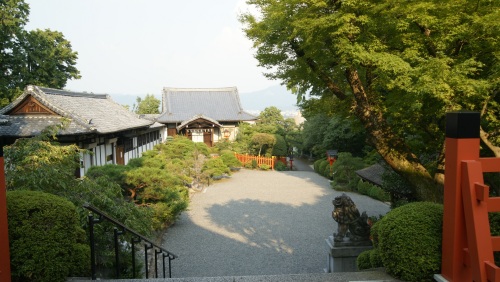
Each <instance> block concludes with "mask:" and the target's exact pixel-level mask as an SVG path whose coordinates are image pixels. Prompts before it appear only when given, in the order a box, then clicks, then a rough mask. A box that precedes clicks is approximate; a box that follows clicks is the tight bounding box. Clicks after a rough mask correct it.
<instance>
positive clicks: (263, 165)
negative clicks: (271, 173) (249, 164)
mask: <svg viewBox="0 0 500 282" xmlns="http://www.w3.org/2000/svg"><path fill="white" fill-rule="evenodd" d="M259 168H260V169H262V170H269V169H271V166H270V165H267V164H261V165H259Z"/></svg>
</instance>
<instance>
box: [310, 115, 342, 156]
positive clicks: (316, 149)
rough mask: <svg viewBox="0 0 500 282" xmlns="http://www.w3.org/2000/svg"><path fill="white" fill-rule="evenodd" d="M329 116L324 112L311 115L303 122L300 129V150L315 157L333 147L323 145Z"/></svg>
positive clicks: (322, 154) (323, 154)
mask: <svg viewBox="0 0 500 282" xmlns="http://www.w3.org/2000/svg"><path fill="white" fill-rule="evenodd" d="M329 120H330V119H329V118H328V116H326V115H325V114H318V115H315V116H312V117H311V118H309V119H308V120H307V122H305V123H304V128H303V130H302V150H303V151H304V152H305V153H310V154H312V155H313V156H315V157H319V156H325V153H326V150H329V149H334V148H327V147H325V146H324V142H323V140H324V139H325V134H326V130H327V128H328V123H329Z"/></svg>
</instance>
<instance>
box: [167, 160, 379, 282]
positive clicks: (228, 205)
mask: <svg viewBox="0 0 500 282" xmlns="http://www.w3.org/2000/svg"><path fill="white" fill-rule="evenodd" d="M299 162H300V161H296V163H294V165H295V164H297V163H299ZM296 167H297V169H300V168H302V169H307V165H304V164H303V163H300V164H299V165H297V166H296ZM340 194H341V193H340V192H336V191H334V190H333V189H331V188H330V185H329V182H328V180H327V179H326V178H324V177H322V176H319V175H318V174H316V173H314V172H312V171H303V170H302V171H288V172H277V171H252V170H241V171H240V172H237V173H234V174H233V175H232V177H231V179H226V180H222V181H219V182H216V183H215V184H213V185H211V186H209V187H208V189H207V190H206V191H205V192H203V193H199V194H196V195H194V197H193V198H192V201H191V204H190V209H189V211H188V212H185V213H183V214H182V215H181V217H180V220H178V221H177V222H176V223H175V225H173V226H172V227H170V228H169V229H168V230H167V232H166V234H165V235H164V247H166V248H167V249H168V250H170V251H171V252H173V253H175V254H177V255H178V256H179V258H178V259H176V260H174V261H172V276H173V277H215V276H246V275H277V274H300V273H320V272H323V268H325V266H326V256H327V251H328V249H327V245H326V243H325V239H326V238H327V237H328V236H330V235H331V234H332V233H333V232H334V231H335V229H336V226H337V224H336V222H335V221H334V220H333V219H332V217H331V211H332V209H333V205H332V200H333V199H334V198H335V197H336V196H338V195H340ZM347 194H348V195H349V196H350V197H351V198H352V200H353V201H354V203H355V204H356V206H357V207H358V209H359V210H360V211H361V212H362V211H366V212H367V213H368V215H369V216H371V215H379V214H385V213H386V212H388V211H389V206H388V205H386V204H384V203H381V202H378V201H375V200H373V199H371V198H369V197H366V196H362V195H358V194H354V193H352V194H351V193H347Z"/></svg>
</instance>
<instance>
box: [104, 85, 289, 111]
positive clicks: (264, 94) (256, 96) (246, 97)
mask: <svg viewBox="0 0 500 282" xmlns="http://www.w3.org/2000/svg"><path fill="white" fill-rule="evenodd" d="M239 94H240V101H241V106H242V107H243V109H244V110H245V111H247V112H250V113H253V114H256V115H258V114H259V112H261V111H263V110H264V109H265V108H267V107H271V106H275V107H276V108H278V109H280V110H281V111H282V112H296V111H297V110H298V107H297V105H296V102H297V96H295V95H293V94H292V93H290V92H289V91H288V90H287V89H286V87H284V86H281V85H275V86H271V87H268V88H266V89H263V90H259V91H254V92H247V93H239ZM110 96H111V98H112V99H113V101H115V102H116V103H118V104H120V105H129V107H130V109H132V107H133V105H134V104H135V103H136V99H137V97H138V96H139V97H141V98H144V97H145V96H146V95H145V94H143V95H135V96H134V95H127V94H110ZM155 97H156V98H157V99H159V100H160V101H161V99H162V97H161V95H155Z"/></svg>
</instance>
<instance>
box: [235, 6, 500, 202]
mask: <svg viewBox="0 0 500 282" xmlns="http://www.w3.org/2000/svg"><path fill="white" fill-rule="evenodd" d="M247 3H249V4H252V5H254V6H255V7H256V8H257V9H258V11H259V14H258V16H256V15H252V14H250V13H246V14H244V15H243V16H242V17H241V20H242V22H243V23H244V24H246V28H245V31H246V34H247V36H248V37H249V38H250V39H251V40H252V41H253V42H254V47H255V48H256V54H255V57H256V58H257V60H258V61H259V64H260V65H261V66H263V67H266V68H267V69H269V70H271V71H270V72H269V73H267V74H266V76H267V77H269V78H271V79H279V80H281V81H283V82H284V83H285V84H286V85H287V87H288V88H290V89H292V90H293V91H294V92H295V93H297V94H298V95H299V98H303V97H304V95H305V94H306V93H310V94H311V95H313V96H315V97H320V98H321V97H324V96H334V103H335V105H337V107H338V109H343V110H342V111H343V112H348V111H352V112H353V113H354V114H355V115H356V117H357V118H358V119H359V120H360V121H361V123H362V124H363V126H364V127H365V129H366V132H367V137H368V138H367V140H368V142H369V143H370V144H371V145H372V146H373V147H374V148H375V149H376V150H377V151H378V153H379V154H380V155H381V156H382V157H383V158H384V160H385V161H386V162H387V163H388V164H389V165H390V166H391V167H392V168H393V169H394V170H395V171H396V172H398V173H399V174H400V175H402V176H403V177H404V178H405V179H407V180H409V182H410V183H411V184H412V185H413V189H414V190H415V191H416V194H417V195H418V198H419V199H425V200H431V201H439V200H440V199H441V197H442V186H441V184H442V183H440V185H436V182H435V181H434V175H433V174H434V171H436V167H437V166H438V165H439V162H440V161H435V160H434V161H433V162H432V161H430V162H425V161H423V159H428V158H422V159H421V157H422V156H436V155H437V156H439V154H440V153H441V152H442V145H443V140H444V136H443V128H442V120H443V118H444V115H445V113H446V112H447V111H452V110H460V109H467V110H482V109H484V108H486V111H485V113H484V114H483V124H485V126H484V127H483V129H484V130H485V133H490V136H491V135H495V134H498V129H495V127H494V126H491V125H493V124H495V125H498V123H497V122H498V120H497V118H496V117H497V116H498V111H499V107H498V99H499V98H498V97H497V96H498V95H496V94H497V93H498V86H499V76H498V74H499V72H498V70H499V68H500V67H499V63H498V62H499V60H498V56H499V55H498V50H499V48H498V47H499V46H498V44H499V41H498V35H499V34H498V33H499V25H500V22H499V21H497V20H493V19H496V18H498V17H499V16H500V14H499V13H500V9H499V7H500V3H499V2H498V1H484V2H477V1H467V0H461V1H451V0H447V1H436V0H428V1H411V2H400V1H383V2H374V1H368V0H361V1H359V0H356V1H351V0H349V1H317V0H307V1H298V0H291V1H272V0H250V1H247ZM488 130H489V131H488ZM490 131H491V132H490ZM495 136H498V135H495ZM492 139H493V138H491V139H488V140H490V141H492ZM493 145H497V144H495V143H493ZM413 146H416V147H415V148H416V149H418V150H414V148H413ZM435 159H438V160H442V158H441V159H439V158H436V157H435Z"/></svg>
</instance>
